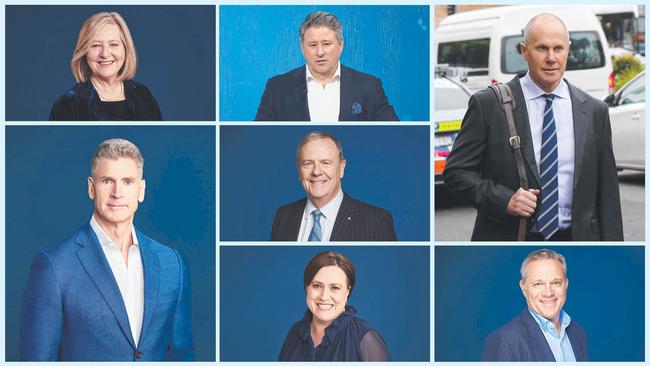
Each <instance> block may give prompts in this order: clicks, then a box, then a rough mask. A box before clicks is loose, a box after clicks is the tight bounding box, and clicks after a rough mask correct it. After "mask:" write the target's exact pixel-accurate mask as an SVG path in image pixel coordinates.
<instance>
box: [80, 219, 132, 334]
mask: <svg viewBox="0 0 650 366" xmlns="http://www.w3.org/2000/svg"><path fill="white" fill-rule="evenodd" d="M90 227H92V229H93V231H94V232H95V235H97V239H98V240H99V244H101V247H102V250H103V251H104V255H105V256H106V260H107V261H108V265H109V266H110V267H111V271H112V272H113V276H114V277H115V281H116V282H117V287H119V289H120V294H121V295H122V300H124V306H125V308H126V315H127V316H128V317H129V325H130V326H131V335H133V340H134V341H135V345H136V346H137V345H138V341H139V340H140V332H141V331H142V314H143V313H144V273H143V270H142V260H141V259H140V246H139V244H138V237H137V236H136V235H135V229H134V228H133V226H131V235H132V237H133V245H131V246H130V247H129V254H128V261H129V265H128V266H127V265H126V263H125V262H124V258H123V257H122V252H121V250H120V247H119V246H118V245H117V244H115V243H114V242H113V241H112V240H111V238H109V236H108V235H106V233H105V232H104V230H103V229H102V227H101V226H99V223H97V221H96V220H95V216H94V215H93V217H92V218H91V219H90Z"/></svg>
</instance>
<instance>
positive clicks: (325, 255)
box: [303, 251, 356, 296]
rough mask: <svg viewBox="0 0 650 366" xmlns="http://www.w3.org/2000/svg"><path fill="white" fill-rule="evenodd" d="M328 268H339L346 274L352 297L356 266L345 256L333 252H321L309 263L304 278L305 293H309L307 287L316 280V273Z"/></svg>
mask: <svg viewBox="0 0 650 366" xmlns="http://www.w3.org/2000/svg"><path fill="white" fill-rule="evenodd" d="M326 266H336V267H339V268H340V269H341V270H342V271H343V273H345V277H347V280H348V287H350V293H349V294H348V296H350V295H352V290H353V289H354V282H355V279H356V275H355V271H354V265H353V264H352V262H350V260H349V259H348V258H347V257H346V256H344V255H343V254H341V253H338V252H332V251H325V252H320V253H318V254H316V255H315V256H314V257H313V258H312V259H311V260H310V261H309V263H307V266H306V267H305V274H304V276H303V283H304V288H305V291H307V286H309V284H310V283H311V281H312V280H313V279H314V277H315V276H316V273H318V271H320V269H321V268H323V267H326Z"/></svg>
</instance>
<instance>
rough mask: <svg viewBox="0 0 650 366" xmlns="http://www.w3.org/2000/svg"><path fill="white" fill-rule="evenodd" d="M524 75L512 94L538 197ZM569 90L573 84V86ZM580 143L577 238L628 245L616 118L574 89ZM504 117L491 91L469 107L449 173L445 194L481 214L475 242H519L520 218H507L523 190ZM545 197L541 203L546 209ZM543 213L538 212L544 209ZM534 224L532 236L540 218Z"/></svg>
mask: <svg viewBox="0 0 650 366" xmlns="http://www.w3.org/2000/svg"><path fill="white" fill-rule="evenodd" d="M522 76H523V75H518V76H517V77H515V78H514V79H513V80H511V81H509V82H508V85H509V86H510V88H511V89H512V92H513V95H514V98H515V102H516V109H515V110H514V113H513V114H514V119H515V125H516V128H517V133H518V134H519V136H520V138H521V145H522V149H523V155H524V160H525V164H526V173H527V176H528V183H529V185H530V188H536V189H539V187H540V178H539V174H538V172H537V166H536V162H535V155H534V151H533V143H532V137H531V133H530V126H529V123H528V112H527V109H526V101H525V99H524V95H523V92H522V90H521V85H520V83H519V80H518V79H519V78H520V77H522ZM567 83H568V82H567ZM569 92H570V94H571V104H572V109H573V129H574V136H575V165H574V171H573V189H574V191H573V207H572V217H571V232H572V237H573V240H577V241H599V240H605V241H616V240H623V223H622V217H621V203H620V198H619V189H618V176H617V173H616V164H615V161H614V153H613V151H612V134H611V127H610V123H609V113H608V111H607V106H606V104H605V103H604V102H602V101H599V100H597V99H595V98H593V97H591V96H589V95H587V94H586V93H585V92H583V91H582V90H580V89H578V88H576V87H575V86H573V85H571V84H569ZM508 138H509V133H508V126H507V123H506V119H505V113H504V112H503V111H502V110H501V108H500V106H499V103H498V101H497V99H496V95H495V94H494V92H493V91H492V90H490V89H485V90H481V91H478V92H477V93H476V94H474V95H473V96H472V97H471V98H470V101H469V109H468V110H467V113H466V114H465V117H464V118H463V124H462V127H461V130H460V132H459V134H458V137H457V138H456V141H455V142H454V146H453V148H452V151H451V154H450V155H449V158H448V159H447V166H446V168H445V171H444V173H443V176H444V180H445V186H446V187H447V188H448V189H449V190H450V191H451V192H453V193H454V194H455V195H457V196H458V197H459V198H460V199H462V200H464V201H465V202H467V203H469V204H471V205H472V206H474V207H475V208H477V210H478V213H477V216H476V222H475V224H474V231H473V233H472V240H491V241H502V240H507V241H514V240H517V227H518V221H519V218H518V217H515V216H511V215H509V214H508V213H507V212H506V207H507V205H508V201H509V200H510V197H512V195H513V194H514V192H515V191H516V190H517V189H518V188H519V178H518V175H517V167H516V163H515V158H514V153H513V151H512V149H511V147H510V145H509V143H508ZM541 198H542V197H541V196H539V197H538V202H541ZM538 208H539V205H538ZM537 214H538V212H536V213H535V215H534V217H533V218H532V219H531V220H529V230H530V228H531V227H533V225H534V224H535V220H536V215H537Z"/></svg>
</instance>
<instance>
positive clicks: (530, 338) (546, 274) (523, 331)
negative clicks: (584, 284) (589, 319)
mask: <svg viewBox="0 0 650 366" xmlns="http://www.w3.org/2000/svg"><path fill="white" fill-rule="evenodd" d="M566 268H567V267H566V260H565V258H564V256H562V255H561V254H559V253H556V252H554V251H552V250H549V249H540V250H536V251H534V252H532V253H530V254H529V255H528V257H526V259H525V260H524V261H523V263H522V265H521V280H520V281H519V286H520V288H521V291H522V293H523V295H524V297H525V298H526V303H527V308H526V309H524V310H523V311H522V312H521V313H520V314H519V315H518V316H517V317H515V318H514V319H513V320H511V321H510V322H508V323H507V324H506V325H504V326H503V327H501V328H499V329H497V330H496V331H494V332H492V333H491V334H490V335H489V336H488V337H487V339H486V341H485V345H484V348H483V354H482V355H481V361H520V362H525V361H550V362H553V361H556V362H574V361H588V354H587V353H588V352H587V335H586V334H585V331H584V330H583V329H582V327H581V326H579V325H578V324H576V322H575V321H574V320H573V319H572V318H571V317H570V316H569V315H568V314H567V313H566V312H565V311H564V310H562V307H563V306H564V303H565V301H566V293H567V288H568V286H569V279H568V278H567V277H566Z"/></svg>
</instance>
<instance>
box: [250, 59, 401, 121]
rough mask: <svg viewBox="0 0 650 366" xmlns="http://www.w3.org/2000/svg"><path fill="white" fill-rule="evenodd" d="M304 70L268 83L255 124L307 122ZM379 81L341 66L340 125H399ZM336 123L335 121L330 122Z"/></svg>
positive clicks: (278, 77)
mask: <svg viewBox="0 0 650 366" xmlns="http://www.w3.org/2000/svg"><path fill="white" fill-rule="evenodd" d="M306 75H307V71H306V69H305V66H300V67H299V68H297V69H294V70H291V71H289V72H288V73H286V74H282V75H277V76H274V77H272V78H271V79H269V81H268V82H267V83H266V89H264V95H262V101H261V102H260V105H259V107H258V109H257V115H256V116H255V120H256V121H310V120H311V118H310V116H309V105H308V102H307V78H306ZM398 120H399V119H398V118H397V115H396V114H395V111H394V110H393V107H392V106H391V105H390V104H389V103H388V98H386V94H384V88H383V87H382V86H381V80H379V79H377V78H376V77H374V76H372V75H368V74H364V73H362V72H359V71H356V70H353V69H351V68H349V67H345V66H343V65H341V103H340V106H339V121H398ZM333 122H336V121H333Z"/></svg>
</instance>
